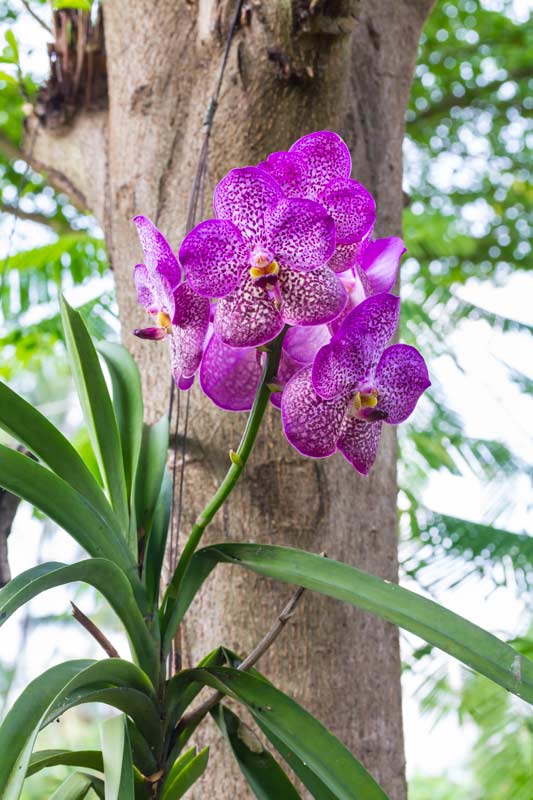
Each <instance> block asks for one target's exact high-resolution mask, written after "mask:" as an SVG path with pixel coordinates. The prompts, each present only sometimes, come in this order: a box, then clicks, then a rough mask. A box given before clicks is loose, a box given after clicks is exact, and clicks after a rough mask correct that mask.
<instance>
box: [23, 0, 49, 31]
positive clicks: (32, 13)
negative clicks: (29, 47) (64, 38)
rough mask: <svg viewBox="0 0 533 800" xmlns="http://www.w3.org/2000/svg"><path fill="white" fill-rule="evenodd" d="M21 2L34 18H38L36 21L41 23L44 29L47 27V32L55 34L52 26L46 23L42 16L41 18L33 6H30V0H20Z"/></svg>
mask: <svg viewBox="0 0 533 800" xmlns="http://www.w3.org/2000/svg"><path fill="white" fill-rule="evenodd" d="M20 2H21V3H22V5H23V6H24V8H25V9H26V11H27V12H28V14H30V15H31V16H32V17H33V19H34V20H36V21H37V22H38V23H39V25H40V26H41V28H44V29H45V31H47V32H48V33H49V34H50V36H53V35H54V32H53V30H52V28H50V27H49V26H48V25H47V24H46V22H45V21H44V20H43V19H41V18H40V16H39V15H38V14H36V13H35V11H34V10H33V8H32V7H31V6H30V4H29V2H28V0H20Z"/></svg>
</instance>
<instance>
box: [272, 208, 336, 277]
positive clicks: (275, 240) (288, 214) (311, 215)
mask: <svg viewBox="0 0 533 800" xmlns="http://www.w3.org/2000/svg"><path fill="white" fill-rule="evenodd" d="M265 230H266V235H267V241H268V247H269V249H270V250H271V251H272V253H273V255H274V258H275V260H276V261H279V263H280V264H282V265H283V266H284V267H290V268H291V269H299V270H302V271H308V270H313V269H316V268H317V267H320V266H322V264H325V263H326V261H328V259H330V258H331V256H332V255H333V253H334V251H335V225H334V223H333V220H332V219H331V217H330V216H329V214H327V213H326V211H324V209H323V208H322V206H321V205H319V204H318V203H314V202H313V201H312V200H299V199H283V200H280V201H279V202H278V203H276V204H275V205H274V206H271V208H270V209H269V210H268V211H267V213H266V214H265Z"/></svg>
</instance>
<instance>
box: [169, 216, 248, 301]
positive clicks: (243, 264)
mask: <svg viewBox="0 0 533 800" xmlns="http://www.w3.org/2000/svg"><path fill="white" fill-rule="evenodd" d="M179 257H180V263H181V265H182V267H183V269H184V270H185V273H186V275H187V278H188V281H189V283H190V285H191V286H192V288H193V289H194V291H195V292H198V294H201V295H203V296H204V297H224V296H225V295H226V294H229V293H230V292H232V291H233V290H234V289H235V288H236V286H237V285H238V283H239V278H240V276H241V274H242V272H243V270H244V269H246V268H247V266H248V259H249V250H248V247H247V246H246V244H245V242H244V240H243V238H242V236H241V234H240V233H239V230H238V229H237V228H236V227H235V225H234V224H233V223H232V222H230V221H229V220H220V219H208V220H206V221H205V222H201V223H200V224H199V225H197V226H196V228H193V230H192V231H191V232H190V233H188V234H187V236H186V237H185V239H184V241H183V244H182V245H181V247H180V253H179Z"/></svg>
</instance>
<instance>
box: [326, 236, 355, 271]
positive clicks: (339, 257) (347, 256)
mask: <svg viewBox="0 0 533 800" xmlns="http://www.w3.org/2000/svg"><path fill="white" fill-rule="evenodd" d="M360 249H361V244H360V242H355V244H337V246H336V248H335V252H334V253H333V255H332V256H331V258H330V260H329V261H328V267H329V268H330V269H332V270H333V272H336V273H337V274H339V273H341V272H346V270H348V269H351V268H352V267H353V266H355V262H356V261H357V256H358V254H359V250H360Z"/></svg>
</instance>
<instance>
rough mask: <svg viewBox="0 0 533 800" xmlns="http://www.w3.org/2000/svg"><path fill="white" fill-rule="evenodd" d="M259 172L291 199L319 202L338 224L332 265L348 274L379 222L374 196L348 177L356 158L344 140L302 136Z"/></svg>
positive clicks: (325, 135) (328, 134)
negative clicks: (272, 180)
mask: <svg viewBox="0 0 533 800" xmlns="http://www.w3.org/2000/svg"><path fill="white" fill-rule="evenodd" d="M259 167H260V168H261V169H263V170H265V172H267V173H268V174H270V175H271V176H272V177H273V178H275V179H276V181H277V182H278V183H279V184H280V186H281V187H282V189H283V190H284V192H285V194H286V195H287V197H303V198H307V199H309V200H314V201H315V202H317V203H320V205H322V206H323V207H324V208H325V209H326V211H327V212H328V214H330V216H331V217H332V218H333V221H334V222H335V228H336V233H337V238H336V249H335V252H334V253H333V255H332V257H331V259H330V261H329V262H328V266H329V267H330V269H332V270H333V271H334V272H345V270H347V269H349V268H350V267H351V266H353V264H354V263H355V259H356V257H357V254H358V252H359V251H360V249H361V246H362V245H363V243H364V242H365V241H366V240H367V239H368V238H369V236H370V234H371V232H372V229H373V227H374V223H375V221H376V204H375V202H374V199H373V197H372V195H371V194H370V192H368V191H367V189H365V187H364V186H363V185H362V184H360V183H358V182H357V181H355V180H353V179H351V178H350V172H351V169H352V159H351V156H350V151H349V150H348V148H347V146H346V144H345V143H344V141H343V140H342V139H341V137H340V136H339V135H338V134H336V133H332V132H331V131H317V132H316V133H310V134H308V135H307V136H303V137H302V138H301V139H298V141H297V142H295V143H294V144H293V145H292V147H291V148H290V150H289V151H288V152H277V153H271V155H270V156H269V157H268V158H267V160H266V161H263V162H262V163H261V164H259Z"/></svg>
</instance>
